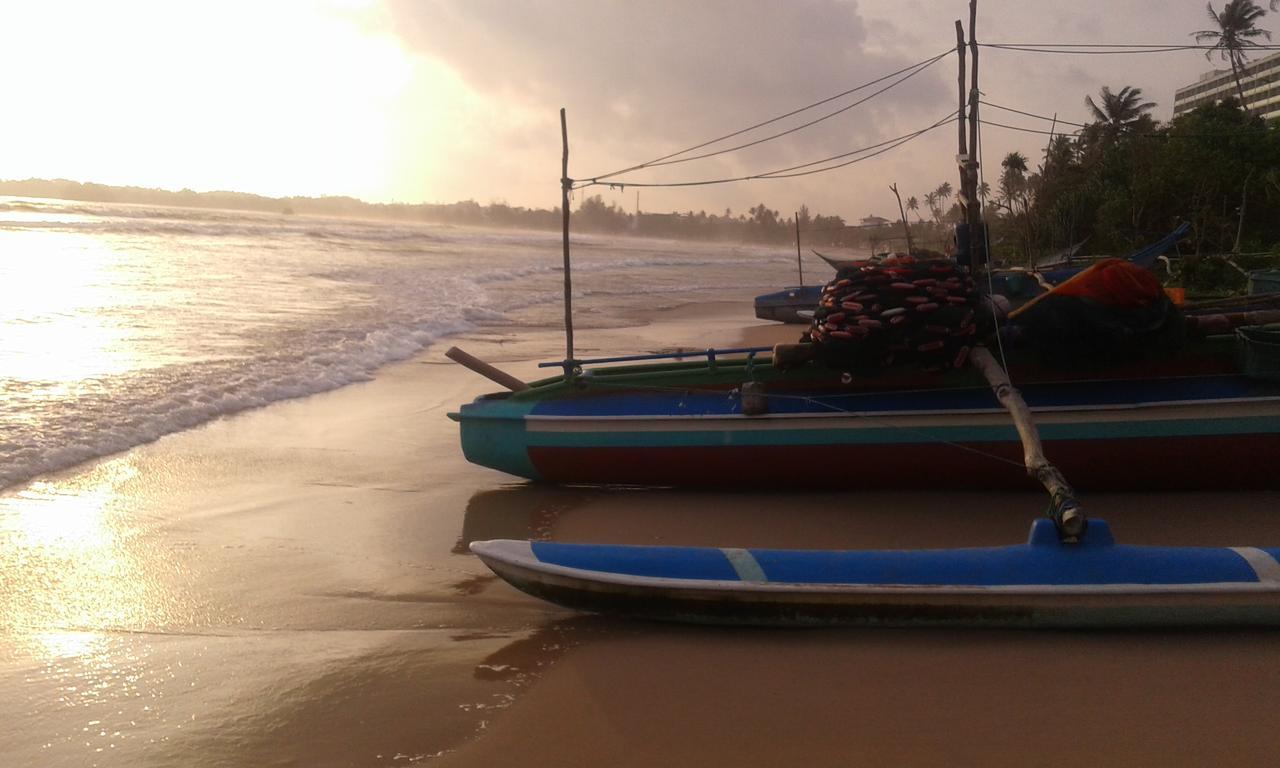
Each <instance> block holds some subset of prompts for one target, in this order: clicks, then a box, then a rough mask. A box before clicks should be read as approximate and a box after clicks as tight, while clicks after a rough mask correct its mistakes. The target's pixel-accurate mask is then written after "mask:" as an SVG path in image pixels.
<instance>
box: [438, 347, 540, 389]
mask: <svg viewBox="0 0 1280 768" xmlns="http://www.w3.org/2000/svg"><path fill="white" fill-rule="evenodd" d="M444 356H445V357H447V358H449V359H450V360H452V361H453V362H455V363H457V364H459V365H461V366H463V367H465V368H470V369H471V370H473V371H475V372H476V373H478V374H480V375H481V376H483V377H485V378H486V379H489V380H490V381H492V382H495V383H498V384H501V385H502V386H504V387H506V388H507V389H509V390H511V391H512V392H520V391H523V390H526V389H528V388H529V385H528V384H526V383H524V382H523V381H521V380H520V379H517V378H516V377H515V376H512V375H511V374H509V373H507V372H506V371H503V370H501V369H498V368H495V367H494V366H492V365H489V364H488V363H486V362H485V361H483V360H481V359H480V358H478V357H476V356H474V355H470V354H467V353H466V352H463V351H462V350H461V349H458V348H457V347H449V350H448V351H447V352H445V353H444Z"/></svg>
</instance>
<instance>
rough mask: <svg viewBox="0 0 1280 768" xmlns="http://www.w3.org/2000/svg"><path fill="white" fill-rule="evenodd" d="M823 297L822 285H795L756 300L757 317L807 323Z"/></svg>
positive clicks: (763, 295) (784, 321)
mask: <svg viewBox="0 0 1280 768" xmlns="http://www.w3.org/2000/svg"><path fill="white" fill-rule="evenodd" d="M821 296H822V286H821V285H793V286H791V287H789V288H783V289H782V290H780V291H774V292H773V293H766V294H762V295H760V296H757V297H756V298H755V302H754V306H755V312H756V317H758V318H760V319H761V320H774V321H777V322H779V323H807V322H810V321H811V320H813V308H814V307H816V306H818V299H819V297H821Z"/></svg>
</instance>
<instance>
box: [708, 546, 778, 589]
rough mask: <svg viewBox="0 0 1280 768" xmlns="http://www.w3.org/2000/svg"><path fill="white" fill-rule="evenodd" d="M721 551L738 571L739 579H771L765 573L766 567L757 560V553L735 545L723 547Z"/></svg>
mask: <svg viewBox="0 0 1280 768" xmlns="http://www.w3.org/2000/svg"><path fill="white" fill-rule="evenodd" d="M720 551H721V552H723V553H724V556H725V558H726V559H728V561H729V564H730V565H732V566H733V570H734V571H736V572H737V574H738V578H739V579H742V580H743V581H768V580H769V577H768V576H765V575H764V569H763V568H761V567H760V563H758V562H756V558H755V555H753V554H751V553H750V552H749V551H747V550H745V549H736V548H734V547H721V548H720Z"/></svg>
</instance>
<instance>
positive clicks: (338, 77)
mask: <svg viewBox="0 0 1280 768" xmlns="http://www.w3.org/2000/svg"><path fill="white" fill-rule="evenodd" d="M377 11H378V8H377V6H376V4H373V3H365V2H334V1H332V0H330V2H314V1H312V2H307V1H301V2H294V1H292V0H271V1H270V2H256V1H254V0H249V1H248V2H246V1H243V0H222V1H221V2H217V3H204V4H192V3H182V2H178V3H175V2H166V1H165V0H122V2H110V3H102V2H75V3H73V2H58V1H57V0H54V1H53V2H36V3H14V4H8V5H6V7H5V8H4V9H3V11H0V16H2V17H3V19H2V21H3V23H0V62H2V69H0V71H3V73H4V75H3V77H4V90H3V102H2V103H3V104H4V111H3V120H0V177H2V178H26V177H42V178H55V177H62V178H70V179H75V180H80V181H95V182H101V183H107V184H130V185H138V186H153V187H160V188H166V189H181V188H183V187H189V188H193V189H197V190H202V191H203V190H212V189H222V190H236V191H251V192H257V193H260V194H266V195H273V196H282V195H290V194H304V195H318V194H326V193H328V194H350V195H355V196H359V197H364V198H366V199H373V200H383V199H389V198H392V197H394V196H395V195H396V193H397V187H398V185H399V184H400V180H399V179H397V178H396V168H397V164H396V158H397V156H399V155H400V154H402V150H403V149H404V147H402V146H398V145H397V142H399V141H402V140H405V139H406V138H407V132H406V131H404V130H403V129H402V127H401V126H402V124H403V122H404V121H405V120H409V121H412V120H413V119H414V115H413V114H412V112H411V111H410V112H409V113H408V114H406V110H405V104H406V102H405V101H404V100H403V99H402V96H403V95H404V91H405V90H406V89H407V88H408V87H409V86H410V81H411V76H412V77H415V78H416V79H415V80H414V82H415V83H416V84H417V85H418V86H422V85H423V83H426V84H427V85H428V86H429V83H430V80H429V79H428V78H424V76H423V74H424V73H423V72H422V69H421V67H417V68H415V65H414V63H413V62H412V61H411V60H410V57H409V56H408V55H407V54H406V53H405V52H404V51H403V50H402V49H401V48H400V46H399V45H398V44H397V43H396V41H395V39H394V38H393V37H391V36H389V35H388V34H386V33H385V32H380V31H379V23H378V22H379V16H378V13H377ZM422 138H423V137H421V136H419V137H418V139H419V140H422Z"/></svg>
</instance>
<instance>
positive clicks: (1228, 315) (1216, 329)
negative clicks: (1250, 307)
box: [1186, 309, 1280, 336]
mask: <svg viewBox="0 0 1280 768" xmlns="http://www.w3.org/2000/svg"><path fill="white" fill-rule="evenodd" d="M1186 323H1187V332H1188V333H1190V334H1193V335H1196V336H1213V335H1215V334H1223V333H1231V332H1232V331H1234V330H1235V329H1237V328H1240V327H1242V326H1246V325H1268V324H1270V323H1280V309H1259V310H1254V311H1251V312H1219V313H1216V314H1211V315H1210V314H1198V315H1187V318H1186Z"/></svg>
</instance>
